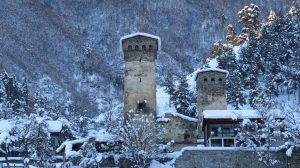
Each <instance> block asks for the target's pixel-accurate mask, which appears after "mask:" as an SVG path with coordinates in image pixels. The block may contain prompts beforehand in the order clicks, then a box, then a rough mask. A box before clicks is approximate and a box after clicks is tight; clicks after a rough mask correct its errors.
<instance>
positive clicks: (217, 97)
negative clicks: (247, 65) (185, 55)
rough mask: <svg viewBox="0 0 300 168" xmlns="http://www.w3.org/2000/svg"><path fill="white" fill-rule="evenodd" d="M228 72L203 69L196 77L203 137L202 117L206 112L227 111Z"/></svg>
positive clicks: (200, 134) (199, 127)
mask: <svg viewBox="0 0 300 168" xmlns="http://www.w3.org/2000/svg"><path fill="white" fill-rule="evenodd" d="M227 73H228V72H227V71H225V70H222V69H218V68H207V69H202V70H200V71H199V72H198V74H197V76H196V79H195V80H196V87H197V93H198V100H197V102H198V121H199V122H198V123H199V125H198V133H199V138H202V137H203V134H202V131H201V128H202V117H203V111H204V110H226V109H227V102H226V76H227Z"/></svg>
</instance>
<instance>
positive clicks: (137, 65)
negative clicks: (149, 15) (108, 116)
mask: <svg viewBox="0 0 300 168" xmlns="http://www.w3.org/2000/svg"><path fill="white" fill-rule="evenodd" d="M120 43H121V46H122V50H123V52H124V60H125V78H124V117H125V118H126V117H127V114H128V112H129V111H130V110H132V111H134V112H135V113H137V114H153V116H156V70H155V67H156V64H155V61H156V58H157V51H158V50H159V49H160V39H159V37H157V36H153V35H150V34H147V33H135V34H131V35H128V36H124V37H122V38H121V39H120Z"/></svg>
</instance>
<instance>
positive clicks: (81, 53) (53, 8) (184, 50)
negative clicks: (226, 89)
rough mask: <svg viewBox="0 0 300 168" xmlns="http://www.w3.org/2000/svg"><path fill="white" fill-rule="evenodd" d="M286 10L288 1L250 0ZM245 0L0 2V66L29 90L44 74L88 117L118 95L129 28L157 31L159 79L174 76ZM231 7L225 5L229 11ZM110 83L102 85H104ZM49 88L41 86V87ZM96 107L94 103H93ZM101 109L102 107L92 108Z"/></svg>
mask: <svg viewBox="0 0 300 168" xmlns="http://www.w3.org/2000/svg"><path fill="white" fill-rule="evenodd" d="M251 2H252V3H256V4H257V5H258V6H259V7H260V8H261V17H262V18H264V17H265V16H267V13H268V12H269V10H271V9H274V10H275V11H277V12H278V11H286V10H287V8H288V7H289V6H290V2H289V1H288V0H266V1H260V0H251ZM249 3H250V0H245V1H236V0H226V1H223V0H214V1H210V0H206V1H196V0H167V1H156V2H153V1H151V2H150V1H149V2H143V1H140V0H130V1H97V0H92V1H60V0H55V1H48V0H44V1H42V0H41V1H31V0H24V1H10V0H4V1H1V6H0V22H1V24H0V25H1V32H0V39H1V42H0V43H1V45H0V55H1V56H0V71H8V72H9V73H14V74H16V76H17V78H19V79H21V80H22V79H23V78H24V77H27V79H28V81H29V86H30V88H31V92H30V93H31V94H33V93H34V92H35V89H37V88H39V87H42V86H40V85H41V83H43V82H42V81H44V79H47V82H46V83H47V85H54V86H55V87H56V88H58V90H60V91H59V92H60V93H61V94H69V95H70V96H69V97H71V99H72V100H73V101H75V102H77V104H79V105H80V106H81V107H82V109H83V110H84V109H88V114H95V113H98V112H96V111H97V109H100V111H104V110H105V109H106V108H110V106H111V104H113V103H111V100H116V101H121V100H122V89H123V81H122V79H123V69H122V67H123V59H122V54H121V51H120V48H119V42H118V40H119V38H120V37H121V36H123V35H126V34H129V33H133V32H137V31H140V32H148V33H151V34H155V35H157V36H160V37H161V39H162V51H161V52H160V54H159V55H160V57H159V59H158V68H157V69H158V73H159V75H158V82H161V77H162V76H163V75H164V72H167V71H171V72H174V73H175V74H177V75H178V76H180V75H181V74H184V73H185V74H186V73H190V72H192V71H193V68H195V67H199V66H200V65H201V64H202V63H201V62H202V59H203V58H204V57H208V56H209V55H210V54H209V53H210V47H211V44H212V43H213V42H215V41H217V40H224V37H225V36H224V32H225V29H226V26H227V25H228V24H229V23H232V24H233V25H234V27H236V28H239V27H240V25H239V24H238V23H237V22H236V17H237V16H236V14H237V12H238V11H239V10H240V9H241V8H242V7H243V6H244V5H248V4H249ZM229 9H230V10H229ZM107 86H109V87H107ZM47 87H48V86H47ZM97 106H98V108H97ZM99 106H101V107H99Z"/></svg>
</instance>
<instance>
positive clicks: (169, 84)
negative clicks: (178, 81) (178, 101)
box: [164, 73, 176, 107]
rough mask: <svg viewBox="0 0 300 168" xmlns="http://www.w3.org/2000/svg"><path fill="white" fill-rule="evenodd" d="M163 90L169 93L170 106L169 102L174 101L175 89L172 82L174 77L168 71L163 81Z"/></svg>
mask: <svg viewBox="0 0 300 168" xmlns="http://www.w3.org/2000/svg"><path fill="white" fill-rule="evenodd" d="M164 86H165V87H166V88H165V91H166V92H167V93H168V94H169V96H170V97H169V106H170V107H171V104H172V103H173V101H174V94H175V90H176V86H175V84H174V78H173V76H172V75H171V74H170V73H168V74H167V76H166V78H165V83H164Z"/></svg>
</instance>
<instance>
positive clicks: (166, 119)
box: [120, 33, 197, 144]
mask: <svg viewBox="0 0 300 168" xmlns="http://www.w3.org/2000/svg"><path fill="white" fill-rule="evenodd" d="M120 43H121V46H122V50H123V52H124V60H125V79H124V106H125V107H124V117H125V118H126V117H128V112H129V111H130V110H132V111H134V112H135V113H138V114H152V115H153V116H155V117H156V118H157V119H158V121H159V124H161V125H163V126H164V128H166V130H167V133H166V136H165V137H164V138H163V139H164V142H170V141H171V140H174V141H175V143H179V144H191V143H196V140H197V119H194V118H191V117H187V116H184V115H181V114H178V113H176V112H175V111H174V112H172V113H169V114H167V113H166V115H165V116H162V117H161V118H160V117H157V114H156V78H155V77H156V70H155V67H156V64H155V60H156V58H157V51H158V50H160V47H161V41H160V39H159V37H157V36H153V35H150V34H147V33H135V34H131V35H127V36H124V37H122V38H121V39H120Z"/></svg>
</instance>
